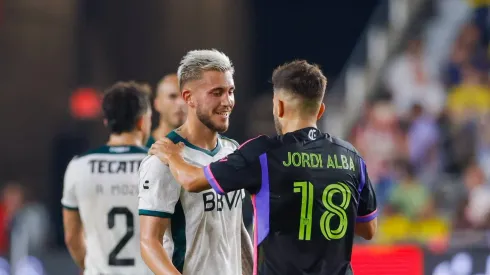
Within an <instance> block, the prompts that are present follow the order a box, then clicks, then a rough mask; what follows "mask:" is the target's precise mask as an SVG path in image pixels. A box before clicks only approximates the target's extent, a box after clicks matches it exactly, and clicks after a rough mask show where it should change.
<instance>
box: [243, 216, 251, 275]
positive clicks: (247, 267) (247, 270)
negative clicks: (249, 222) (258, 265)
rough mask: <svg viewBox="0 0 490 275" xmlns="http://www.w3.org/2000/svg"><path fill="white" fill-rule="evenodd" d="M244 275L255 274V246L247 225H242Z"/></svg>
mask: <svg viewBox="0 0 490 275" xmlns="http://www.w3.org/2000/svg"><path fill="white" fill-rule="evenodd" d="M241 236H242V275H252V273H253V266H254V263H253V246H252V242H251V240H250V236H249V235H248V232H247V229H246V228H245V225H244V224H243V223H242V233H241Z"/></svg>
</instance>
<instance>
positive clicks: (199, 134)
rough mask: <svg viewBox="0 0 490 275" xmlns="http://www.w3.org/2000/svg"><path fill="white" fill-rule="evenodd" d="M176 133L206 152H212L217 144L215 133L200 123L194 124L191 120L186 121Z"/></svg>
mask: <svg viewBox="0 0 490 275" xmlns="http://www.w3.org/2000/svg"><path fill="white" fill-rule="evenodd" d="M178 133H179V134H180V135H181V136H182V137H184V138H185V139H187V141H189V142H190V143H192V144H193V145H195V146H197V147H199V148H202V149H206V150H213V149H214V148H216V144H217V142H218V133H217V132H216V131H213V130H211V129H209V128H208V127H206V126H205V125H204V124H202V123H201V122H200V121H195V122H194V121H192V119H187V120H186V122H185V123H184V125H182V127H180V131H179V132H178Z"/></svg>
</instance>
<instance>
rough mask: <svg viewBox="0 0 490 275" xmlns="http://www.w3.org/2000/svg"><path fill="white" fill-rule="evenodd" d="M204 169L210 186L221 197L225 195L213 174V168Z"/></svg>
mask: <svg viewBox="0 0 490 275" xmlns="http://www.w3.org/2000/svg"><path fill="white" fill-rule="evenodd" d="M203 169H204V175H205V176H206V180H208V183H209V185H211V187H213V189H214V191H216V193H218V194H220V195H224V194H225V191H224V190H223V188H221V185H219V183H218V181H217V180H216V178H215V177H214V175H213V172H211V166H210V165H208V166H206V167H204V168H203Z"/></svg>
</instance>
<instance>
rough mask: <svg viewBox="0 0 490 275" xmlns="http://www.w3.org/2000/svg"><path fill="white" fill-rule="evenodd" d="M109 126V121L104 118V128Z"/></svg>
mask: <svg viewBox="0 0 490 275" xmlns="http://www.w3.org/2000/svg"><path fill="white" fill-rule="evenodd" d="M108 125H109V122H108V121H107V119H105V118H104V126H105V127H107V126H108Z"/></svg>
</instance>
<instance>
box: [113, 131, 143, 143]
mask: <svg viewBox="0 0 490 275" xmlns="http://www.w3.org/2000/svg"><path fill="white" fill-rule="evenodd" d="M107 145H108V146H143V142H142V137H141V134H140V133H137V132H135V133H121V134H111V135H110V136H109V141H108V142H107Z"/></svg>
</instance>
